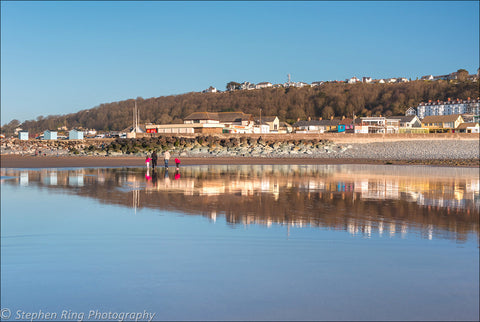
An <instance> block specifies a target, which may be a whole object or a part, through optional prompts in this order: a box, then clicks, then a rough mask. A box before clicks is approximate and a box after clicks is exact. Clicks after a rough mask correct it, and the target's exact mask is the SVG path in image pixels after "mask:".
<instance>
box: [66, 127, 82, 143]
mask: <svg viewBox="0 0 480 322" xmlns="http://www.w3.org/2000/svg"><path fill="white" fill-rule="evenodd" d="M68 139H69V140H83V131H78V130H75V129H73V130H71V131H69V132H68Z"/></svg>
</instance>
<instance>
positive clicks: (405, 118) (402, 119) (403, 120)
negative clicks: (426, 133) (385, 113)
mask: <svg viewBox="0 0 480 322" xmlns="http://www.w3.org/2000/svg"><path fill="white" fill-rule="evenodd" d="M415 117H417V116H416V115H407V116H405V115H399V116H389V117H387V119H388V120H400V122H401V123H406V122H411V121H413V119H414V118H415Z"/></svg>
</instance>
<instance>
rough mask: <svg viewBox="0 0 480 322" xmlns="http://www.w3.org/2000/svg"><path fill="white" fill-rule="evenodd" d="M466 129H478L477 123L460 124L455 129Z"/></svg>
mask: <svg viewBox="0 0 480 322" xmlns="http://www.w3.org/2000/svg"><path fill="white" fill-rule="evenodd" d="M467 127H478V123H474V122H470V123H462V124H460V125H459V126H458V127H457V129H466V128H467Z"/></svg>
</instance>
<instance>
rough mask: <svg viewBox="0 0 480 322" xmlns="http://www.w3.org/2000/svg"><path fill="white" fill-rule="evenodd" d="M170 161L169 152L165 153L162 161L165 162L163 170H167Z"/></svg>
mask: <svg viewBox="0 0 480 322" xmlns="http://www.w3.org/2000/svg"><path fill="white" fill-rule="evenodd" d="M169 159H170V152H168V150H167V151H165V153H164V154H163V160H164V161H165V168H168V160H169Z"/></svg>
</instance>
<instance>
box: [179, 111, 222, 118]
mask: <svg viewBox="0 0 480 322" xmlns="http://www.w3.org/2000/svg"><path fill="white" fill-rule="evenodd" d="M217 114H218V113H210V112H194V113H192V114H190V115H189V116H187V117H186V118H185V120H216V119H217V117H218V115H217Z"/></svg>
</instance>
